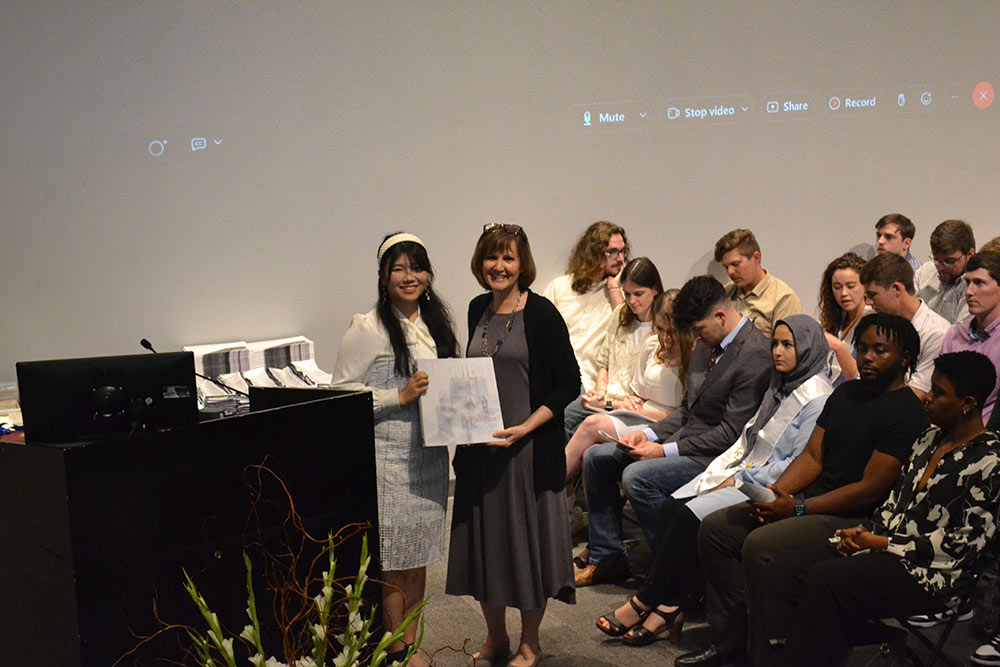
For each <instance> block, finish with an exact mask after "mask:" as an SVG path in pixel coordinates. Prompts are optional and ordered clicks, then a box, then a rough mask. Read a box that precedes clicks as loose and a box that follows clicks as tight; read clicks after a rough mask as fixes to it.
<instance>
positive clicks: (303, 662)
mask: <svg viewBox="0 0 1000 667" xmlns="http://www.w3.org/2000/svg"><path fill="white" fill-rule="evenodd" d="M295 667H319V665H317V664H316V661H315V660H313V659H312V658H311V657H309V656H308V655H307V656H303V657H301V658H299V659H298V660H296V661H295Z"/></svg>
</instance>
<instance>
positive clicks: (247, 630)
mask: <svg viewBox="0 0 1000 667" xmlns="http://www.w3.org/2000/svg"><path fill="white" fill-rule="evenodd" d="M240 637H242V638H243V639H245V640H247V641H248V642H252V641H253V626H252V625H244V626H243V632H241V633H240Z"/></svg>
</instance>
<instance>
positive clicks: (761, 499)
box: [735, 480, 778, 503]
mask: <svg viewBox="0 0 1000 667" xmlns="http://www.w3.org/2000/svg"><path fill="white" fill-rule="evenodd" d="M735 486H736V488H737V489H739V490H740V491H742V492H743V495H745V496H746V497H747V498H749V499H750V500H752V501H754V502H755V503H769V502H771V501H772V500H774V499H775V498H777V497H778V496H777V495H775V493H774V491H772V490H771V489H769V488H767V487H766V486H757V485H756V484H744V483H743V482H742V481H741V480H736V484H735Z"/></svg>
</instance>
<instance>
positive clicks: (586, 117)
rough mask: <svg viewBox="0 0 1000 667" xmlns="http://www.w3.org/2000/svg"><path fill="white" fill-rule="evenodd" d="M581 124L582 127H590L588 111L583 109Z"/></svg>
mask: <svg viewBox="0 0 1000 667" xmlns="http://www.w3.org/2000/svg"><path fill="white" fill-rule="evenodd" d="M583 126H584V127H590V112H589V111H584V112H583Z"/></svg>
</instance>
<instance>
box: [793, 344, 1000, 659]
mask: <svg viewBox="0 0 1000 667" xmlns="http://www.w3.org/2000/svg"><path fill="white" fill-rule="evenodd" d="M995 382H996V371H995V369H994V367H993V364H992V363H991V362H990V360H989V359H987V358H986V357H985V356H983V355H981V354H979V353H977V352H955V353H952V354H943V355H941V356H940V357H938V358H937V359H935V361H934V375H933V378H932V380H931V391H930V393H929V394H928V395H927V397H926V399H925V401H924V402H925V405H926V407H927V414H928V417H929V418H930V421H931V423H933V424H937V426H936V427H931V428H929V429H927V430H926V431H924V433H923V434H922V435H921V436H920V437H919V438H918V439H917V441H916V442H915V443H914V445H913V452H912V454H911V455H910V460H909V463H908V464H907V466H906V469H905V470H904V471H903V473H902V475H901V476H900V478H899V480H898V481H897V482H896V485H895V487H893V490H892V492H891V493H890V494H889V498H888V499H887V500H886V501H885V503H883V504H882V506H881V507H880V508H879V509H877V510H876V511H875V513H874V515H873V517H872V519H873V520H872V521H871V522H870V524H869V525H867V526H864V525H862V526H856V527H854V528H847V529H843V530H838V531H837V533H836V535H835V536H834V537H833V538H832V539H831V542H835V543H836V551H837V553H838V554H840V555H841V556H850V557H849V558H836V557H833V558H831V559H829V560H825V561H822V562H820V563H818V564H817V565H815V566H813V568H812V569H811V570H810V571H809V575H808V578H807V580H806V582H805V585H804V587H803V589H802V594H801V596H800V597H799V601H798V609H797V613H796V619H797V622H796V627H795V628H794V630H793V632H792V633H790V636H789V641H788V645H787V646H786V648H785V650H783V651H782V652H781V654H782V659H783V660H786V659H787V662H786V664H788V665H805V664H813V665H817V666H819V665H834V664H839V661H838V658H839V657H842V655H841V651H842V649H841V646H842V645H843V637H844V633H845V627H847V626H850V625H852V624H856V623H858V622H861V621H865V620H868V619H877V618H885V617H890V616H906V615H909V614H914V613H937V612H942V611H945V610H946V609H951V608H954V607H955V606H956V605H958V603H959V601H960V600H961V599H963V598H964V597H967V596H968V595H969V593H970V592H971V587H972V586H973V584H974V581H975V575H976V574H977V573H978V572H979V571H981V570H982V569H983V568H984V567H986V566H987V565H988V561H989V558H988V557H987V550H988V547H989V546H990V544H991V542H992V541H993V537H994V533H995V531H996V521H997V507H998V503H1000V441H998V440H997V436H996V435H995V434H994V433H992V432H991V431H987V430H984V428H983V421H982V407H983V404H984V403H985V401H986V397H987V396H988V395H989V393H990V391H991V390H992V389H993V385H994V383H995Z"/></svg>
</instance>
